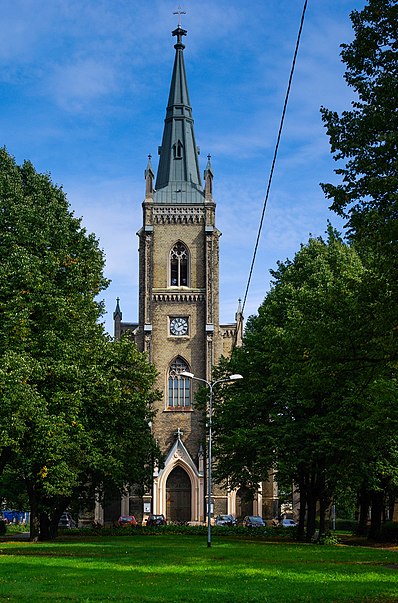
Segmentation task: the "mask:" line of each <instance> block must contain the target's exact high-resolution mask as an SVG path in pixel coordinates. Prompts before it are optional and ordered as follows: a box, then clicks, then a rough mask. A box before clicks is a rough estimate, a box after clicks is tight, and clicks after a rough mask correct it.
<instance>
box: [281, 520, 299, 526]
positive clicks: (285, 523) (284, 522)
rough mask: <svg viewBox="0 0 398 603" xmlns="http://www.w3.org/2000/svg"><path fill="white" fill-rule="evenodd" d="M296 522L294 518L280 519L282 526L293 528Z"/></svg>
mask: <svg viewBox="0 0 398 603" xmlns="http://www.w3.org/2000/svg"><path fill="white" fill-rule="evenodd" d="M296 525H297V522H296V521H294V519H282V521H281V526H282V528H295V527H296Z"/></svg>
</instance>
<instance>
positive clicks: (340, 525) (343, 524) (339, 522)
mask: <svg viewBox="0 0 398 603" xmlns="http://www.w3.org/2000/svg"><path fill="white" fill-rule="evenodd" d="M357 525H358V522H357V521H355V519H336V530H347V531H349V532H355V530H356V528H357Z"/></svg>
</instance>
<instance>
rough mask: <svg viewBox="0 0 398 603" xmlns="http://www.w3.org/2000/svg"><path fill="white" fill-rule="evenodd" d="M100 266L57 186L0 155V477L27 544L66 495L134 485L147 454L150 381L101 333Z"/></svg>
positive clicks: (126, 351) (124, 347) (94, 245)
mask: <svg viewBox="0 0 398 603" xmlns="http://www.w3.org/2000/svg"><path fill="white" fill-rule="evenodd" d="M103 266H104V257H103V253H102V251H101V250H100V248H99V245H98V241H97V240H96V238H95V237H94V235H91V234H87V232H86V231H85V229H84V228H82V226H81V222H80V220H79V219H77V218H76V217H75V216H74V215H73V212H72V211H71V210H70V208H69V203H68V201H67V198H66V196H65V194H64V192H63V190H62V188H60V187H58V186H56V185H54V184H53V183H52V182H51V179H50V177H49V176H48V175H44V174H39V173H37V172H36V171H35V169H34V167H33V166H32V164H31V163H30V162H25V163H24V164H23V165H22V166H18V165H17V164H16V163H15V160H14V159H13V158H12V157H11V156H10V155H9V154H8V153H7V151H6V150H5V149H1V150H0V318H1V321H0V396H1V400H2V404H1V406H0V433H1V439H0V474H1V472H2V470H3V469H4V468H6V475H7V480H8V483H9V482H10V476H13V479H14V480H15V481H18V480H19V481H20V483H21V484H24V487H25V488H26V490H27V493H28V495H29V500H30V506H31V512H32V522H31V529H32V533H33V535H34V536H35V537H37V536H38V533H39V531H40V530H41V535H42V536H43V535H48V532H49V524H51V523H52V526H53V529H54V528H55V529H56V525H57V522H58V517H59V515H60V514H61V513H62V511H63V510H64V509H65V506H66V505H67V504H69V503H70V501H71V500H72V499H73V497H74V496H75V497H76V496H78V497H79V500H80V501H81V502H82V501H83V500H84V497H86V498H87V497H88V496H91V497H92V498H91V506H93V504H94V498H93V497H94V491H96V492H97V494H98V495H99V494H100V493H101V492H102V491H103V490H104V489H105V488H106V487H112V488H118V489H119V490H120V491H122V490H123V488H125V487H126V486H127V485H128V483H129V480H134V483H137V484H141V485H142V486H143V485H144V484H145V483H146V482H147V481H148V479H149V476H150V474H151V467H152V463H153V461H154V459H156V458H157V455H158V450H157V447H156V445H155V442H154V441H153V438H152V435H151V432H150V421H151V418H152V411H151V402H152V401H153V399H154V397H155V396H156V394H155V392H154V390H153V385H154V380H155V371H154V368H153V367H151V366H150V365H149V364H148V361H147V359H146V357H145V356H144V355H143V354H139V353H138V352H137V350H136V349H135V346H134V344H133V343H132V342H131V341H129V340H127V339H126V340H124V341H120V342H113V341H111V340H110V338H109V336H108V335H106V334H105V333H104V330H103V326H102V324H101V323H100V319H101V316H102V313H103V305H102V303H101V302H100V301H98V298H97V296H98V294H99V293H100V292H101V290H103V289H104V288H105V287H106V286H107V281H106V279H105V278H104V276H103ZM7 480H6V481H7ZM40 518H41V524H42V525H41V527H39V520H40Z"/></svg>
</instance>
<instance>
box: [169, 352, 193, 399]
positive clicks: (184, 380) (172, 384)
mask: <svg viewBox="0 0 398 603" xmlns="http://www.w3.org/2000/svg"><path fill="white" fill-rule="evenodd" d="M183 371H188V372H189V367H188V365H187V363H186V362H185V360H184V359H183V358H181V357H180V356H177V358H176V359H175V360H173V362H172V363H171V365H170V368H169V374H168V380H169V399H168V408H174V409H178V408H187V407H189V406H191V379H190V378H189V377H183V376H182V375H181V373H182V372H183Z"/></svg>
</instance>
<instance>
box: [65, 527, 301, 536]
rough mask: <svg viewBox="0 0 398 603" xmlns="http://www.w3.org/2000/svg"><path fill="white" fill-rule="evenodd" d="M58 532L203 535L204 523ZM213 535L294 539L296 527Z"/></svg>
mask: <svg viewBox="0 0 398 603" xmlns="http://www.w3.org/2000/svg"><path fill="white" fill-rule="evenodd" d="M58 533H59V534H60V535H62V536H66V535H68V536H75V535H80V536H161V535H166V534H173V535H176V534H177V535H178V534H184V535H187V536H201V537H205V536H206V534H207V526H206V525H195V526H190V525H184V524H182V525H181V524H173V523H168V524H167V525H163V526H140V525H137V526H124V527H112V528H101V530H98V529H95V528H93V527H84V528H80V529H78V528H76V529H68V530H66V529H65V530H64V529H60V530H58ZM211 533H212V535H213V536H238V537H239V538H250V539H253V538H259V539H264V540H294V539H295V537H296V528H269V527H264V528H246V527H243V526H212V528H211Z"/></svg>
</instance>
